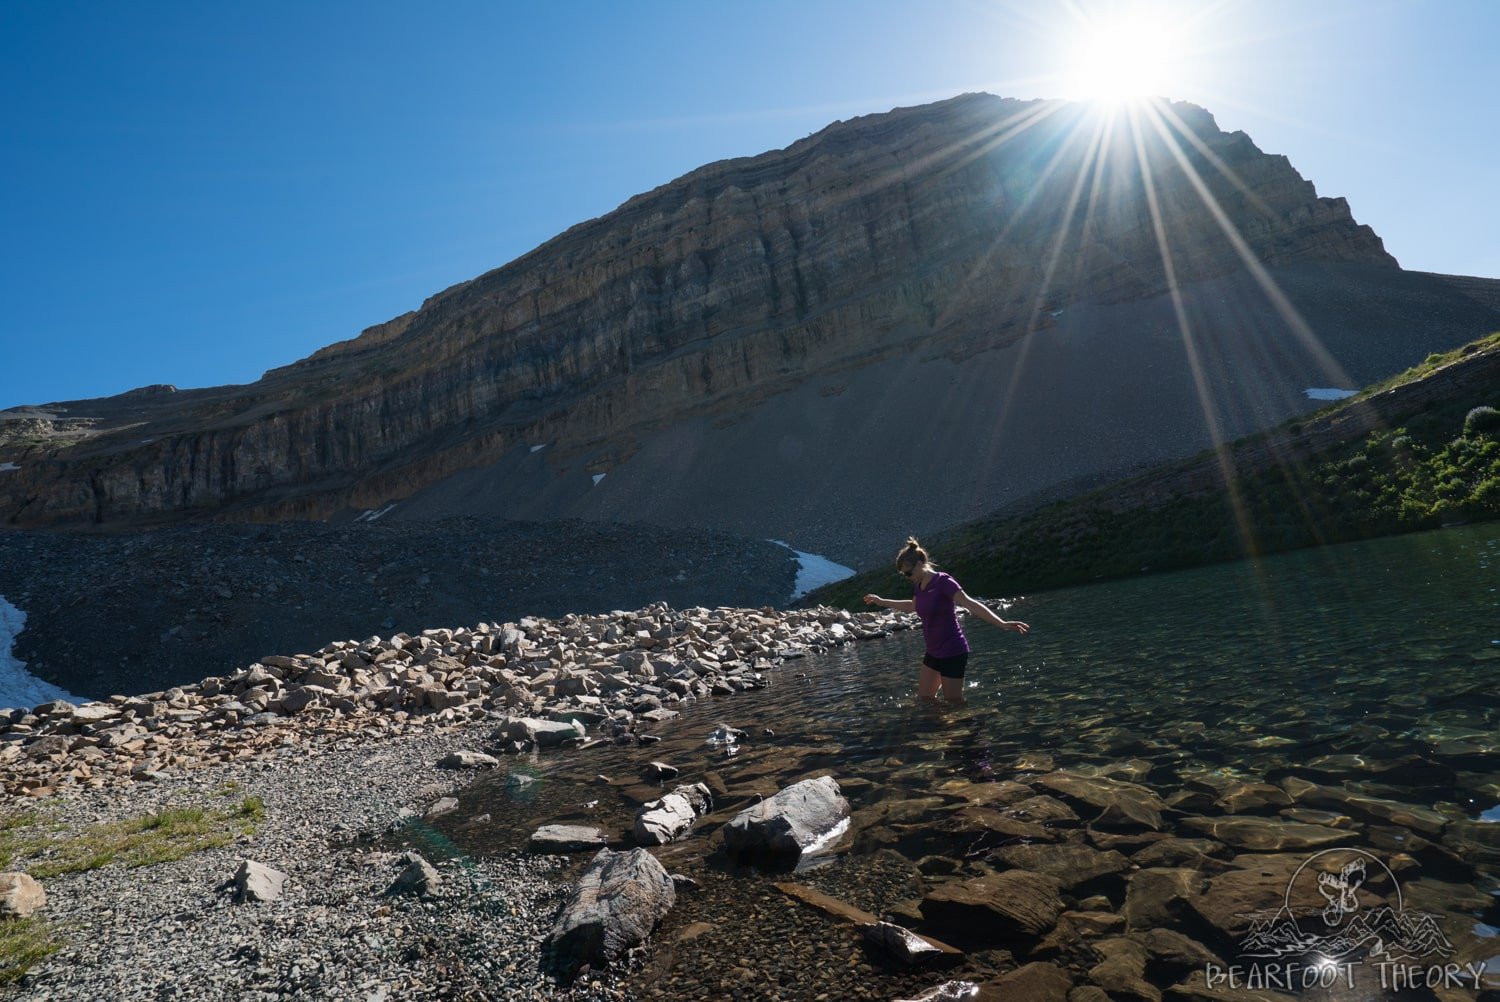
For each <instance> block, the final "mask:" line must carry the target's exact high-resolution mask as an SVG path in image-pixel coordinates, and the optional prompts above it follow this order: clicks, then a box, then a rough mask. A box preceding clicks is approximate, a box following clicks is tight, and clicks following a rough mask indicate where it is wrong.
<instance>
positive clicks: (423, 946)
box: [0, 725, 614, 1002]
mask: <svg viewBox="0 0 1500 1002" xmlns="http://www.w3.org/2000/svg"><path fill="white" fill-rule="evenodd" d="M486 732H487V729H486V728H484V727H482V726H474V725H468V726H461V727H453V728H447V729H443V730H440V731H436V732H433V733H425V734H416V735H402V736H399V737H394V738H389V739H384V740H378V741H371V742H364V741H360V740H358V739H350V740H347V741H343V742H339V743H336V744H334V745H332V746H329V747H327V748H324V749H311V750H304V749H302V748H295V747H291V746H289V747H288V748H287V749H286V753H285V754H278V755H275V756H273V757H272V758H270V759H268V760H264V761H253V762H241V763H234V764H230V765H224V766H215V767H209V768H205V769H202V770H200V771H197V772H194V773H192V774H189V775H186V776H184V777H182V778H180V779H175V780H165V781H161V782H158V783H151V784H138V785H136V786H133V787H131V788H129V792H128V795H122V793H121V791H119V790H114V791H101V790H84V791H72V792H70V793H68V794H65V795H62V796H60V797H57V798H54V799H52V800H50V801H47V802H45V803H44V805H43V808H42V809H43V810H44V812H45V816H46V817H47V818H49V819H53V818H55V819H57V820H58V821H59V822H60V823H63V824H66V825H67V826H68V827H69V828H70V829H77V828H81V827H84V826H87V825H91V824H96V823H100V822H106V821H114V820H120V819H122V818H126V817H135V816H140V815H142V814H145V813H149V812H153V811H158V810H161V809H163V808H165V807H168V806H184V805H187V804H200V805H206V806H210V807H212V806H215V802H216V801H217V803H218V805H220V806H222V805H225V804H226V802H228V801H230V800H234V801H238V800H239V799H241V798H244V797H250V796H254V797H259V798H260V799H261V800H262V801H263V802H264V804H265V818H264V821H263V822H262V824H261V825H260V827H259V829H258V830H257V831H256V833H255V834H254V835H253V836H250V837H245V838H241V839H239V840H238V841H237V842H236V843H234V844H232V845H228V846H224V847H221V848H216V849H210V850H206V851H202V852H198V853H194V854H193V855H190V856H188V857H186V858H184V859H181V860H178V861H175V862H168V863H158V864H155V865H152V866H149V867H140V868H134V869H125V868H122V867H121V866H118V865H115V866H106V867H102V868H99V869H95V870H90V871H88V872H85V873H79V874H69V875H64V876H59V877H54V878H51V879H49V880H47V881H45V885H46V888H47V904H46V906H45V907H44V909H43V910H42V911H41V912H39V914H40V915H43V916H45V918H46V919H47V921H48V922H49V923H50V924H51V925H52V926H53V928H54V929H55V930H57V934H58V936H59V937H60V938H62V939H64V940H66V943H67V945H66V946H64V947H63V948H62V949H61V950H60V951H59V952H58V953H55V954H53V955H52V956H51V957H48V958H47V959H46V960H45V961H43V962H41V963H40V964H38V965H36V966H35V967H34V968H32V970H31V972H30V973H29V974H27V975H26V976H25V977H24V978H23V979H22V981H21V982H20V983H19V985H17V986H15V987H14V988H12V989H11V990H9V991H6V992H4V993H3V994H0V997H3V998H8V999H16V1000H22V999H36V1000H41V999H51V1000H65V999H66V1000H79V1002H84V1000H87V1002H94V1000H98V999H106V998H112V999H170V998H180V999H204V1000H208V999H277V998H319V999H355V1000H361V1002H363V1000H374V999H406V998H412V999H427V998H431V999H439V998H441V999H516V1000H521V999H542V998H548V999H551V998H569V999H585V998H610V997H614V996H611V995H610V994H609V993H608V992H606V991H603V990H602V989H598V988H591V987H590V985H589V984H588V983H582V982H580V984H579V985H577V986H575V988H573V989H572V990H569V991H563V990H561V989H559V988H558V987H557V986H556V985H555V984H554V983H553V981H552V980H551V979H550V978H549V977H547V976H546V975H544V974H543V973H542V972H541V971H540V970H539V969H538V957H539V944H540V942H541V939H542V937H543V936H544V935H545V934H546V931H547V928H548V926H549V924H550V921H551V914H552V911H553V910H554V909H555V906H556V903H557V901H558V900H559V897H560V895H562V894H563V893H564V891H565V886H564V885H563V884H562V883H561V882H560V881H559V880H558V879H557V877H556V874H557V872H558V869H559V867H560V865H561V864H562V862H563V861H562V860H561V859H560V858H559V857H548V856H525V855H515V856H509V857H503V858H494V859H485V860H472V859H464V860H463V861H462V863H461V864H458V863H454V864H445V865H440V866H439V871H440V873H441V874H442V889H441V890H440V891H439V892H438V893H437V894H435V895H433V896H432V897H431V898H429V899H425V900H424V899H419V898H416V897H410V896H388V895H386V893H385V892H386V889H387V888H388V887H389V886H390V885H391V883H392V881H393V880H394V879H395V877H396V876H397V874H398V873H399V871H400V869H401V863H400V857H399V856H398V855H397V854H395V853H393V852H390V851H382V850H381V849H378V848H375V847H374V846H373V845H372V844H371V842H370V837H371V836H373V835H376V834H378V833H382V832H386V831H388V830H390V829H391V828H392V826H398V827H399V826H401V825H402V824H403V822H405V823H413V822H412V820H411V812H417V813H418V814H420V813H421V812H423V811H425V809H426V808H427V807H428V806H429V805H430V804H431V803H432V802H433V801H436V800H437V799H439V798H440V797H442V796H444V795H446V794H448V793H450V792H451V791H452V790H453V789H454V788H455V787H456V786H458V785H460V784H462V783H464V782H465V781H466V778H467V777H468V776H469V775H471V774H469V773H457V772H451V771H447V770H439V769H437V768H435V765H436V762H437V761H438V760H439V759H440V758H441V757H442V756H443V755H445V754H447V753H448V752H449V751H453V750H456V749H460V748H472V747H477V746H478V743H479V741H480V740H481V738H482V736H483V734H484V733H486ZM403 808H404V809H406V811H407V814H403V813H402V811H403ZM415 823H416V824H420V822H415ZM242 859H252V860H254V861H256V862H259V863H262V864H264V865H266V866H270V867H272V868H274V869H276V870H280V871H281V872H283V873H285V874H287V877H288V879H287V881H286V884H285V888H284V893H283V894H282V896H281V897H280V898H279V899H278V900H275V901H268V902H245V903H236V902H235V901H234V899H233V895H232V893H231V891H230V889H229V888H227V887H226V886H225V885H226V883H228V882H230V881H231V880H232V878H233V877H234V875H235V871H236V869H237V868H238V866H239V864H240V861H241V860H242ZM433 862H434V863H437V862H438V860H437V859H436V858H434V860H433Z"/></svg>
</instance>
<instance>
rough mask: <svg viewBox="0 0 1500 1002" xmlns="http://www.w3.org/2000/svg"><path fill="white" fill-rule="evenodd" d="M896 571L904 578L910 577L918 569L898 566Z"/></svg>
mask: <svg viewBox="0 0 1500 1002" xmlns="http://www.w3.org/2000/svg"><path fill="white" fill-rule="evenodd" d="M896 573H897V574H899V575H901V576H902V577H904V578H910V577H911V576H912V575H913V574H915V573H916V571H914V570H912V569H911V568H909V567H908V568H904V569H903V568H897V569H896Z"/></svg>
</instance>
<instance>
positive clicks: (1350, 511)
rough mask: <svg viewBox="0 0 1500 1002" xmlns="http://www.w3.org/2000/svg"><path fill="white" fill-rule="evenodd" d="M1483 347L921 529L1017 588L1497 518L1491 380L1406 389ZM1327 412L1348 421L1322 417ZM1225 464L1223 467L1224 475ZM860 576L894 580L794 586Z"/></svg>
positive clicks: (884, 588)
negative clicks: (1015, 506) (1139, 468)
mask: <svg viewBox="0 0 1500 1002" xmlns="http://www.w3.org/2000/svg"><path fill="white" fill-rule="evenodd" d="M1497 360H1500V334H1492V335H1490V336H1489V337H1487V338H1484V339H1482V340H1480V341H1476V342H1474V343H1472V344H1469V345H1466V346H1464V347H1463V348H1460V349H1458V350H1456V351H1453V352H1448V353H1445V354H1442V355H1432V356H1429V357H1428V358H1427V360H1426V361H1425V362H1423V363H1422V364H1421V365H1419V366H1417V367H1415V368H1413V369H1411V370H1409V371H1408V372H1406V373H1403V374H1402V375H1400V376H1397V377H1394V378H1392V379H1390V380H1386V381H1385V382H1383V383H1381V384H1378V385H1376V386H1372V387H1370V388H1368V389H1367V390H1365V391H1363V392H1362V393H1360V394H1358V395H1357V396H1356V397H1353V398H1351V399H1349V400H1347V401H1342V402H1340V403H1338V404H1335V405H1332V406H1330V407H1328V408H1325V409H1324V410H1322V411H1319V412H1317V413H1316V414H1313V415H1309V416H1306V417H1303V418H1300V419H1298V420H1296V421H1293V422H1289V423H1288V424H1287V425H1285V426H1283V427H1282V428H1279V429H1276V430H1274V431H1271V432H1266V433H1263V434H1260V435H1256V436H1253V437H1251V438H1248V439H1244V440H1241V441H1240V442H1237V443H1234V444H1233V445H1230V446H1227V447H1226V448H1225V449H1223V450H1220V451H1214V452H1209V453H1205V454H1204V455H1202V456H1199V457H1197V458H1196V459H1193V460H1190V461H1187V462H1182V463H1176V464H1172V465H1169V466H1164V467H1161V468H1159V469H1157V470H1154V471H1152V472H1151V473H1148V474H1146V475H1144V476H1141V477H1136V478H1133V479H1131V480H1127V481H1123V482H1121V483H1118V484H1113V485H1110V486H1109V487H1105V488H1103V489H1101V490H1098V491H1094V492H1092V493H1090V494H1086V495H1083V496H1081V497H1078V498H1074V499H1071V500H1068V501H1063V502H1058V503H1056V504H1052V505H1048V506H1046V507H1043V508H1039V509H1037V510H1036V511H1033V512H1031V513H1029V514H1026V515H1023V516H1020V517H1013V518H996V517H991V518H987V519H981V520H979V521H977V522H971V523H968V524H966V525H964V526H960V527H959V528H957V529H954V530H952V531H950V532H947V533H944V534H942V535H940V536H938V537H936V538H934V539H931V540H924V541H923V542H924V545H928V548H929V549H930V550H931V551H932V552H933V554H934V555H935V556H936V557H937V558H938V559H939V560H940V561H941V562H942V564H943V566H945V567H946V568H948V569H950V570H951V571H952V572H953V573H954V575H955V576H956V577H957V578H958V579H959V580H960V581H962V582H963V583H964V587H965V588H966V589H968V590H969V591H970V592H971V593H973V594H976V595H1015V594H1022V593H1025V592H1029V591H1036V590H1040V589H1045V588H1055V587H1061V586H1064V585H1072V584H1081V583H1086V582H1090V581H1094V580H1098V579H1102V578H1112V577H1121V576H1124V575H1129V574H1136V573H1140V572H1142V571H1146V570H1152V571H1158V570H1171V569H1178V568H1184V567H1193V566H1198V565H1201V564H1207V563H1215V562H1219V561H1225V560H1234V559H1238V558H1240V557H1244V556H1252V555H1256V554H1263V553H1274V552H1278V551H1282V550H1291V549H1297V548H1300V547H1306V546H1316V545H1321V544H1325V543H1335V542H1346V541H1350V540H1356V539H1367V538H1370V537H1374V536H1385V535H1393V534H1397V533H1403V532H1412V531H1417V530H1421V529H1431V528H1437V527H1438V526H1441V525H1444V524H1448V523H1452V522H1460V521H1485V520H1492V519H1500V410H1497V407H1500V383H1497V382H1496V381H1494V380H1489V381H1486V380H1478V381H1474V380H1470V381H1469V383H1470V384H1471V385H1469V386H1468V388H1465V389H1460V390H1456V391H1454V392H1453V393H1451V394H1450V395H1448V396H1446V397H1443V398H1442V399H1439V400H1435V401H1434V400H1430V399H1424V396H1428V397H1430V394H1426V395H1424V394H1422V393H1418V392H1413V391H1416V390H1419V389H1421V387H1420V385H1419V384H1421V382H1422V381H1423V380H1429V379H1431V380H1437V379H1442V378H1444V374H1445V373H1451V372H1453V371H1454V370H1455V369H1457V368H1458V367H1459V366H1465V367H1474V366H1477V365H1493V363H1494V362H1496V361H1497ZM1459 382H1460V383H1461V384H1462V381H1459ZM1377 395H1386V396H1387V397H1388V398H1389V399H1390V400H1395V401H1398V402H1396V403H1389V402H1384V401H1383V402H1382V404H1381V406H1382V407H1383V408H1384V410H1383V412H1382V413H1383V414H1384V418H1385V420H1384V421H1382V422H1372V421H1371V420H1370V419H1369V417H1368V413H1367V412H1368V411H1369V410H1370V408H1371V406H1372V405H1371V401H1372V400H1374V398H1375V397H1376V396H1377ZM1403 395H1404V396H1403ZM1401 399H1409V400H1410V401H1411V402H1410V404H1409V405H1403V404H1401V403H1399V401H1400V400H1401ZM1393 416H1394V417H1395V418H1396V420H1397V421H1399V424H1394V425H1393V424H1392V422H1391V418H1392V417H1393ZM1350 417H1361V418H1362V419H1361V420H1358V421H1355V420H1347V419H1348V418H1350ZM1341 423H1342V424H1343V425H1347V426H1348V427H1350V428H1351V429H1352V430H1351V431H1350V432H1348V433H1343V432H1335V431H1330V429H1336V428H1338V427H1339V426H1340V424H1341ZM1304 432H1306V433H1307V434H1306V435H1305V436H1304V435H1303V433H1304ZM1308 443H1312V444H1308ZM1224 470H1229V471H1233V472H1232V473H1230V475H1229V476H1228V482H1227V487H1226V480H1225V475H1224V473H1223V472H1222V471H1224ZM867 591H875V592H877V593H882V594H905V593H904V592H902V591H899V590H898V583H897V582H896V581H895V578H894V576H893V574H892V572H891V571H890V569H889V568H884V567H883V568H881V569H879V570H876V571H871V572H867V573H865V574H861V575H858V576H856V577H854V578H850V579H849V580H847V581H842V582H839V583H838V584H835V585H830V586H828V587H827V588H824V589H821V590H820V591H819V592H816V593H814V594H813V595H811V596H809V598H808V601H810V602H827V603H832V604H835V605H843V606H846V607H849V608H854V607H856V606H858V604H859V599H860V596H861V595H863V594H864V593H865V592H867Z"/></svg>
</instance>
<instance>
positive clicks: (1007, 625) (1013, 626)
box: [1000, 619, 1031, 633]
mask: <svg viewBox="0 0 1500 1002" xmlns="http://www.w3.org/2000/svg"><path fill="white" fill-rule="evenodd" d="M1000 628H1001V629H1005V630H1015V631H1016V632H1017V633H1030V632H1031V627H1029V626H1027V625H1026V624H1025V623H1021V622H1017V621H1015V620H1010V619H1003V620H1001V621H1000Z"/></svg>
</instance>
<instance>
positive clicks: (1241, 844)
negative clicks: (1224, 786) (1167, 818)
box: [1182, 816, 1358, 852]
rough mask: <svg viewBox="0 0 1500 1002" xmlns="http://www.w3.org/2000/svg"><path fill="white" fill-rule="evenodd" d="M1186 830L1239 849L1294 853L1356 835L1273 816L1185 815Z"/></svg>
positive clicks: (1344, 842)
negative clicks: (1204, 816) (1195, 816)
mask: <svg viewBox="0 0 1500 1002" xmlns="http://www.w3.org/2000/svg"><path fill="white" fill-rule="evenodd" d="M1182 827H1183V828H1184V829H1186V830H1187V831H1190V832H1193V833H1195V834H1198V835H1205V836H1207V837H1209V838H1212V839H1216V840H1217V841H1219V842H1223V843H1224V844H1225V845H1228V846H1231V847H1233V848H1235V849H1239V850H1240V851H1242V852H1296V851H1299V850H1306V849H1328V848H1331V847H1333V846H1341V845H1349V844H1351V843H1353V842H1354V841H1356V840H1357V838H1358V836H1357V835H1356V834H1355V833H1354V832H1351V831H1344V830H1342V829H1339V828H1325V827H1323V826H1322V825H1308V824H1302V823H1300V822H1297V821H1279V820H1276V819H1273V818H1257V817H1238V816H1236V817H1219V818H1202V817H1200V818H1188V819H1186V820H1185V821H1183V822H1182Z"/></svg>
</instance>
